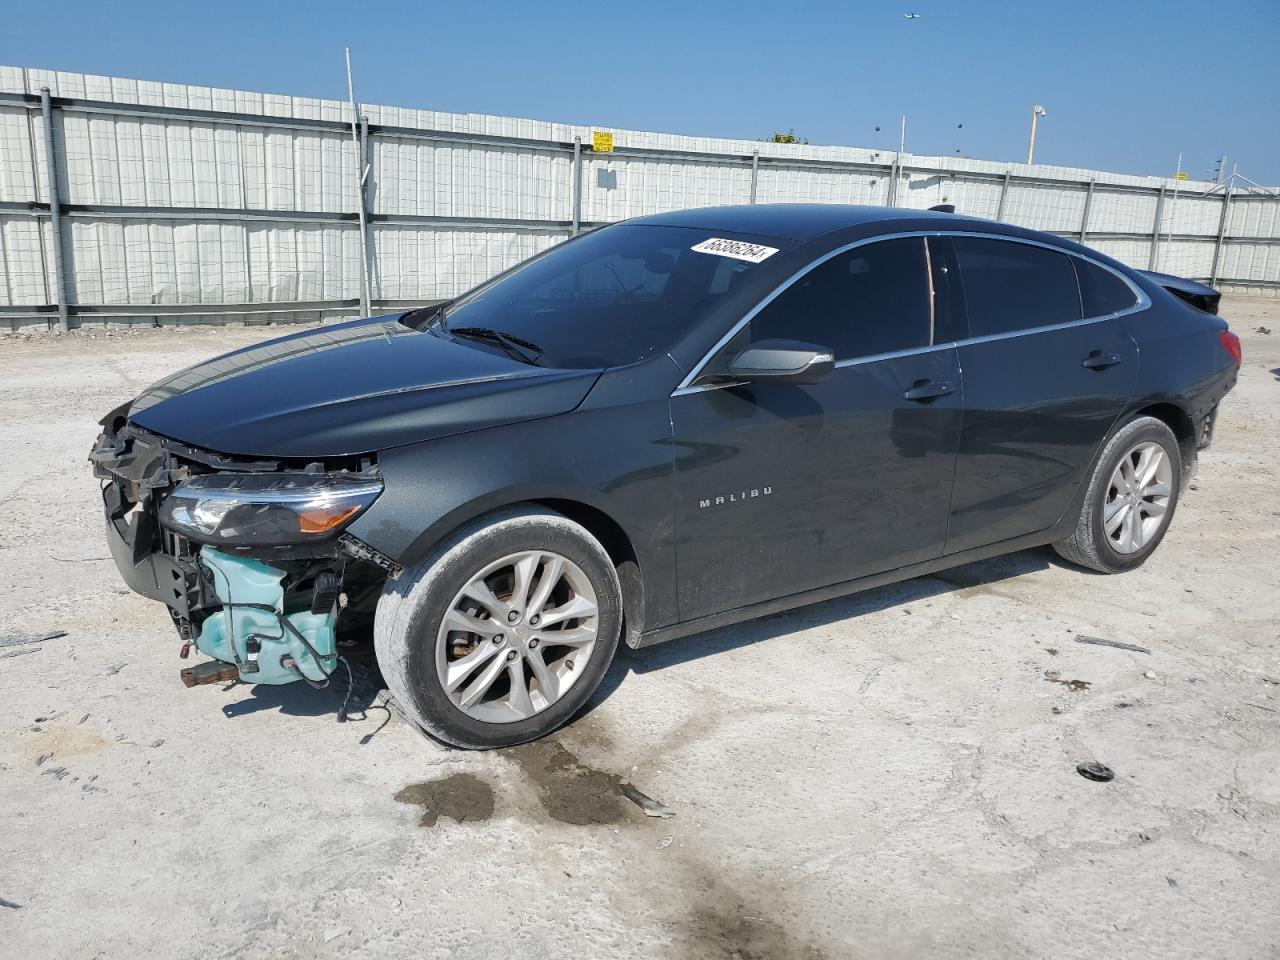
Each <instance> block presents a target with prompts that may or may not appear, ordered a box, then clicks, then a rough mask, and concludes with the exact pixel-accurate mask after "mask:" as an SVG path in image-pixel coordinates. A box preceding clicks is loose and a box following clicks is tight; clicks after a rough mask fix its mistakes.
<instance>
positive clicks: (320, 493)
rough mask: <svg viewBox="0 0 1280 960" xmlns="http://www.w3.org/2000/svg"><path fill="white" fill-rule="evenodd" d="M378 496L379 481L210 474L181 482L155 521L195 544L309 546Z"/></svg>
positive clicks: (329, 476) (328, 476)
mask: <svg viewBox="0 0 1280 960" xmlns="http://www.w3.org/2000/svg"><path fill="white" fill-rule="evenodd" d="M381 492H382V481H381V480H374V479H369V478H367V477H364V478H361V477H348V476H343V475H341V474H314V473H241V474H228V473H222V474H219V473H213V474H206V475H203V476H199V477H192V478H191V479H190V480H185V481H183V482H182V483H180V484H178V486H177V487H175V488H174V490H173V493H171V494H169V497H168V499H167V500H165V502H164V504H163V505H162V506H161V507H160V522H161V523H162V524H163V525H164V526H165V527H167V528H169V529H170V530H173V531H174V532H175V533H179V534H181V535H182V536H184V537H187V538H189V539H191V540H195V541H197V542H200V543H209V544H224V545H227V546H252V545H272V544H285V543H308V542H311V541H316V540H323V539H325V538H326V537H330V536H332V535H334V534H336V533H337V532H338V531H339V530H341V529H342V528H343V527H345V526H346V525H347V524H348V523H350V522H351V521H352V520H354V519H355V518H356V517H357V516H358V515H359V514H360V513H362V512H363V511H364V510H365V509H366V508H367V507H368V506H369V504H371V503H373V501H374V500H375V499H377V496H378V494H380V493H381Z"/></svg>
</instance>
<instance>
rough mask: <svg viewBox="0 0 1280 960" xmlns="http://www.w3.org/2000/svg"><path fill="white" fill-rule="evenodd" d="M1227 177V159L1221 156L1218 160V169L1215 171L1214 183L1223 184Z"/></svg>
mask: <svg viewBox="0 0 1280 960" xmlns="http://www.w3.org/2000/svg"><path fill="white" fill-rule="evenodd" d="M1226 175H1227V158H1226V156H1225V155H1224V156H1221V157H1219V158H1218V169H1217V170H1215V171H1213V180H1214V183H1217V184H1221V183H1222V180H1223V178H1224V177H1225V176H1226Z"/></svg>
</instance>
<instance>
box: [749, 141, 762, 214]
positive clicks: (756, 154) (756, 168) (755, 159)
mask: <svg viewBox="0 0 1280 960" xmlns="http://www.w3.org/2000/svg"><path fill="white" fill-rule="evenodd" d="M759 177H760V151H759V150H752V151H751V202H752V203H755V202H756V181H757V180H758V179H759Z"/></svg>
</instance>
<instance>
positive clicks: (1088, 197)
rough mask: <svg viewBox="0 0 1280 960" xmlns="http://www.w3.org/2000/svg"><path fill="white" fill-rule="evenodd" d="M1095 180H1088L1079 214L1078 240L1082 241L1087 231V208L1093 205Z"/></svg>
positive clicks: (1096, 182)
mask: <svg viewBox="0 0 1280 960" xmlns="http://www.w3.org/2000/svg"><path fill="white" fill-rule="evenodd" d="M1097 184H1098V181H1097V180H1090V181H1089V190H1088V191H1087V192H1086V193H1085V195H1084V211H1083V212H1082V213H1081V214H1080V242H1081V243H1084V238H1085V236H1086V235H1087V234H1088V232H1089V209H1090V208H1091V207H1092V206H1093V188H1094V187H1095V186H1097Z"/></svg>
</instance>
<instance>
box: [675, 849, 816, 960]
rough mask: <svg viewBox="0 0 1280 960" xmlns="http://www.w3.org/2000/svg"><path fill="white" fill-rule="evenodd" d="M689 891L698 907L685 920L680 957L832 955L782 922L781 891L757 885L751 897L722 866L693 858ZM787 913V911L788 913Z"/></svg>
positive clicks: (754, 959)
mask: <svg viewBox="0 0 1280 960" xmlns="http://www.w3.org/2000/svg"><path fill="white" fill-rule="evenodd" d="M686 869H687V870H688V872H689V878H688V879H689V887H688V889H689V890H690V891H691V892H692V893H694V897H693V904H694V905H693V906H692V907H691V909H690V910H689V912H688V914H687V915H686V916H685V917H684V919H683V920H682V921H681V922H680V924H679V927H680V930H681V934H682V936H681V938H680V940H681V943H680V946H681V947H682V950H681V953H680V955H681V956H683V957H687V958H688V960H695V958H696V960H776V958H781V957H787V958H795V960H827V958H828V957H829V956H830V954H829V953H828V952H827V951H826V950H824V949H822V948H820V947H819V946H818V945H817V944H815V943H814V942H813V941H812V940H811V939H809V937H807V936H799V935H797V934H796V933H794V932H793V931H791V930H789V929H788V927H787V925H786V924H785V923H783V922H781V919H780V917H779V914H778V911H779V909H782V910H785V907H783V906H782V902H783V898H782V896H781V895H774V896H770V895H769V894H767V893H766V892H765V891H764V890H761V889H754V890H753V891H752V893H751V896H744V895H743V894H742V892H741V891H739V890H738V889H736V888H735V887H734V886H732V885H730V884H729V883H728V882H727V881H726V880H725V879H724V877H723V876H721V875H720V873H719V871H718V870H713V869H711V868H710V867H709V866H708V865H707V864H705V863H702V862H700V861H697V860H690V861H689V862H688V863H687V865H686ZM783 916H785V914H783Z"/></svg>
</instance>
